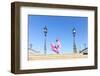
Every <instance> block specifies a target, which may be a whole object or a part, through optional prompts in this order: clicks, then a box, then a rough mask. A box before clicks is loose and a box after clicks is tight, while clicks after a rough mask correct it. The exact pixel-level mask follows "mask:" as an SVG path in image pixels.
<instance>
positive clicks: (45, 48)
mask: <svg viewBox="0 0 100 76" xmlns="http://www.w3.org/2000/svg"><path fill="white" fill-rule="evenodd" d="M47 32H48V29H47V27H46V26H45V27H44V54H45V55H46V50H47V47H46V41H47Z"/></svg>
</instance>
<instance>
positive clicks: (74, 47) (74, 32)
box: [72, 28, 77, 53]
mask: <svg viewBox="0 0 100 76" xmlns="http://www.w3.org/2000/svg"><path fill="white" fill-rule="evenodd" d="M72 34H73V52H74V53H77V48H76V43H75V35H76V29H75V28H73V30H72Z"/></svg>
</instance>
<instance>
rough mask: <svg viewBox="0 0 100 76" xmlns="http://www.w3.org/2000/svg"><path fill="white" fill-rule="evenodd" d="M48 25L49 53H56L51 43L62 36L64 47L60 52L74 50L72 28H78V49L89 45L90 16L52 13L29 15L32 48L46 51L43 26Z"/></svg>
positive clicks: (42, 51)
mask: <svg viewBox="0 0 100 76" xmlns="http://www.w3.org/2000/svg"><path fill="white" fill-rule="evenodd" d="M45 26H47V28H48V33H47V53H48V54H54V52H53V51H52V50H51V48H50V44H51V43H52V42H55V40H56V38H60V40H61V45H62V48H61V50H60V53H72V52H73V35H72V29H73V28H74V27H75V28H76V46H77V49H78V50H79V49H82V48H84V44H86V46H87V45H88V17H75V16H50V15H29V16H28V30H29V37H28V39H29V40H28V41H29V44H32V49H34V50H37V51H40V52H41V53H44V32H43V28H44V27H45ZM29 47H30V46H29Z"/></svg>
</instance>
